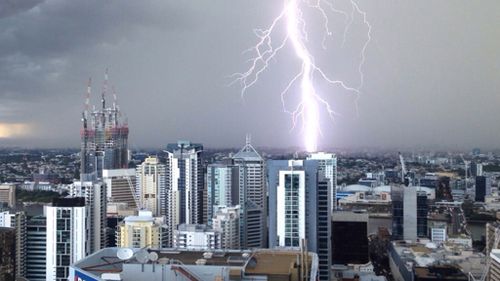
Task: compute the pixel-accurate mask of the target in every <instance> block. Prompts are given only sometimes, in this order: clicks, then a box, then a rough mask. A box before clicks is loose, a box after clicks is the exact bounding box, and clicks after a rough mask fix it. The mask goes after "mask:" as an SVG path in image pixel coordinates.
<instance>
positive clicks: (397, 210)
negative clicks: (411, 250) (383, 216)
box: [391, 186, 428, 241]
mask: <svg viewBox="0 0 500 281" xmlns="http://www.w3.org/2000/svg"><path fill="white" fill-rule="evenodd" d="M417 188H418V187H414V186H393V187H392V189H391V196H392V236H393V238H394V239H405V240H412V241H415V240H416V239H417V237H427V236H428V233H427V211H428V206H427V194H426V193H425V191H418V190H417Z"/></svg>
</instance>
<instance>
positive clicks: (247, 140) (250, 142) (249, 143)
mask: <svg viewBox="0 0 500 281" xmlns="http://www.w3.org/2000/svg"><path fill="white" fill-rule="evenodd" d="M246 144H247V145H251V144H252V135H251V134H247V136H246Z"/></svg>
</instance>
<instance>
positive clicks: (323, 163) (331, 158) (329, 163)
mask: <svg viewBox="0 0 500 281" xmlns="http://www.w3.org/2000/svg"><path fill="white" fill-rule="evenodd" d="M307 159H308V160H317V161H318V164H319V166H320V168H321V169H322V170H324V173H325V177H326V178H327V179H328V180H329V181H330V185H331V194H330V198H331V201H332V202H331V203H330V204H331V206H332V209H336V207H337V200H336V197H337V156H335V154H333V153H326V152H316V153H312V154H311V155H310V156H309V157H307Z"/></svg>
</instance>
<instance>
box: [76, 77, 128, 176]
mask: <svg viewBox="0 0 500 281" xmlns="http://www.w3.org/2000/svg"><path fill="white" fill-rule="evenodd" d="M107 91H108V71H107V70H106V74H105V79H104V85H103V89H102V93H101V106H102V107H101V108H100V109H96V108H95V106H94V107H93V108H92V109H90V93H91V80H90V79H89V84H88V87H87V97H86V100H85V109H84V111H83V112H82V122H83V128H82V130H81V134H80V135H81V141H82V143H81V168H80V174H81V176H80V180H82V181H92V180H95V179H97V178H102V170H103V169H122V168H127V167H128V160H129V157H128V124H127V122H126V120H125V118H123V117H122V115H121V112H120V107H119V106H118V105H117V102H116V94H115V93H113V104H112V106H111V107H106V94H107Z"/></svg>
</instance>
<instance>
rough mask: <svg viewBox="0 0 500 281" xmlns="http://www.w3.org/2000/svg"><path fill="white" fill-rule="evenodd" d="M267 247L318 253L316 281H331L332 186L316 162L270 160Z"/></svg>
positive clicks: (268, 166) (268, 165) (268, 164)
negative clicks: (303, 243) (305, 245)
mask: <svg viewBox="0 0 500 281" xmlns="http://www.w3.org/2000/svg"><path fill="white" fill-rule="evenodd" d="M267 168H268V186H269V247H270V248H274V247H292V248H297V247H300V246H301V241H304V239H305V241H307V248H308V250H310V251H313V252H316V253H318V259H319V269H318V272H319V280H330V267H331V252H332V244H331V234H332V228H331V227H332V226H331V211H330V210H331V206H330V205H331V202H332V201H331V198H330V194H331V190H330V188H331V186H332V185H331V184H330V182H329V181H330V180H329V179H328V178H327V177H326V176H325V173H324V171H323V169H322V167H321V165H320V163H319V162H318V161H317V160H288V161H287V160H269V161H268V163H267Z"/></svg>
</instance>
